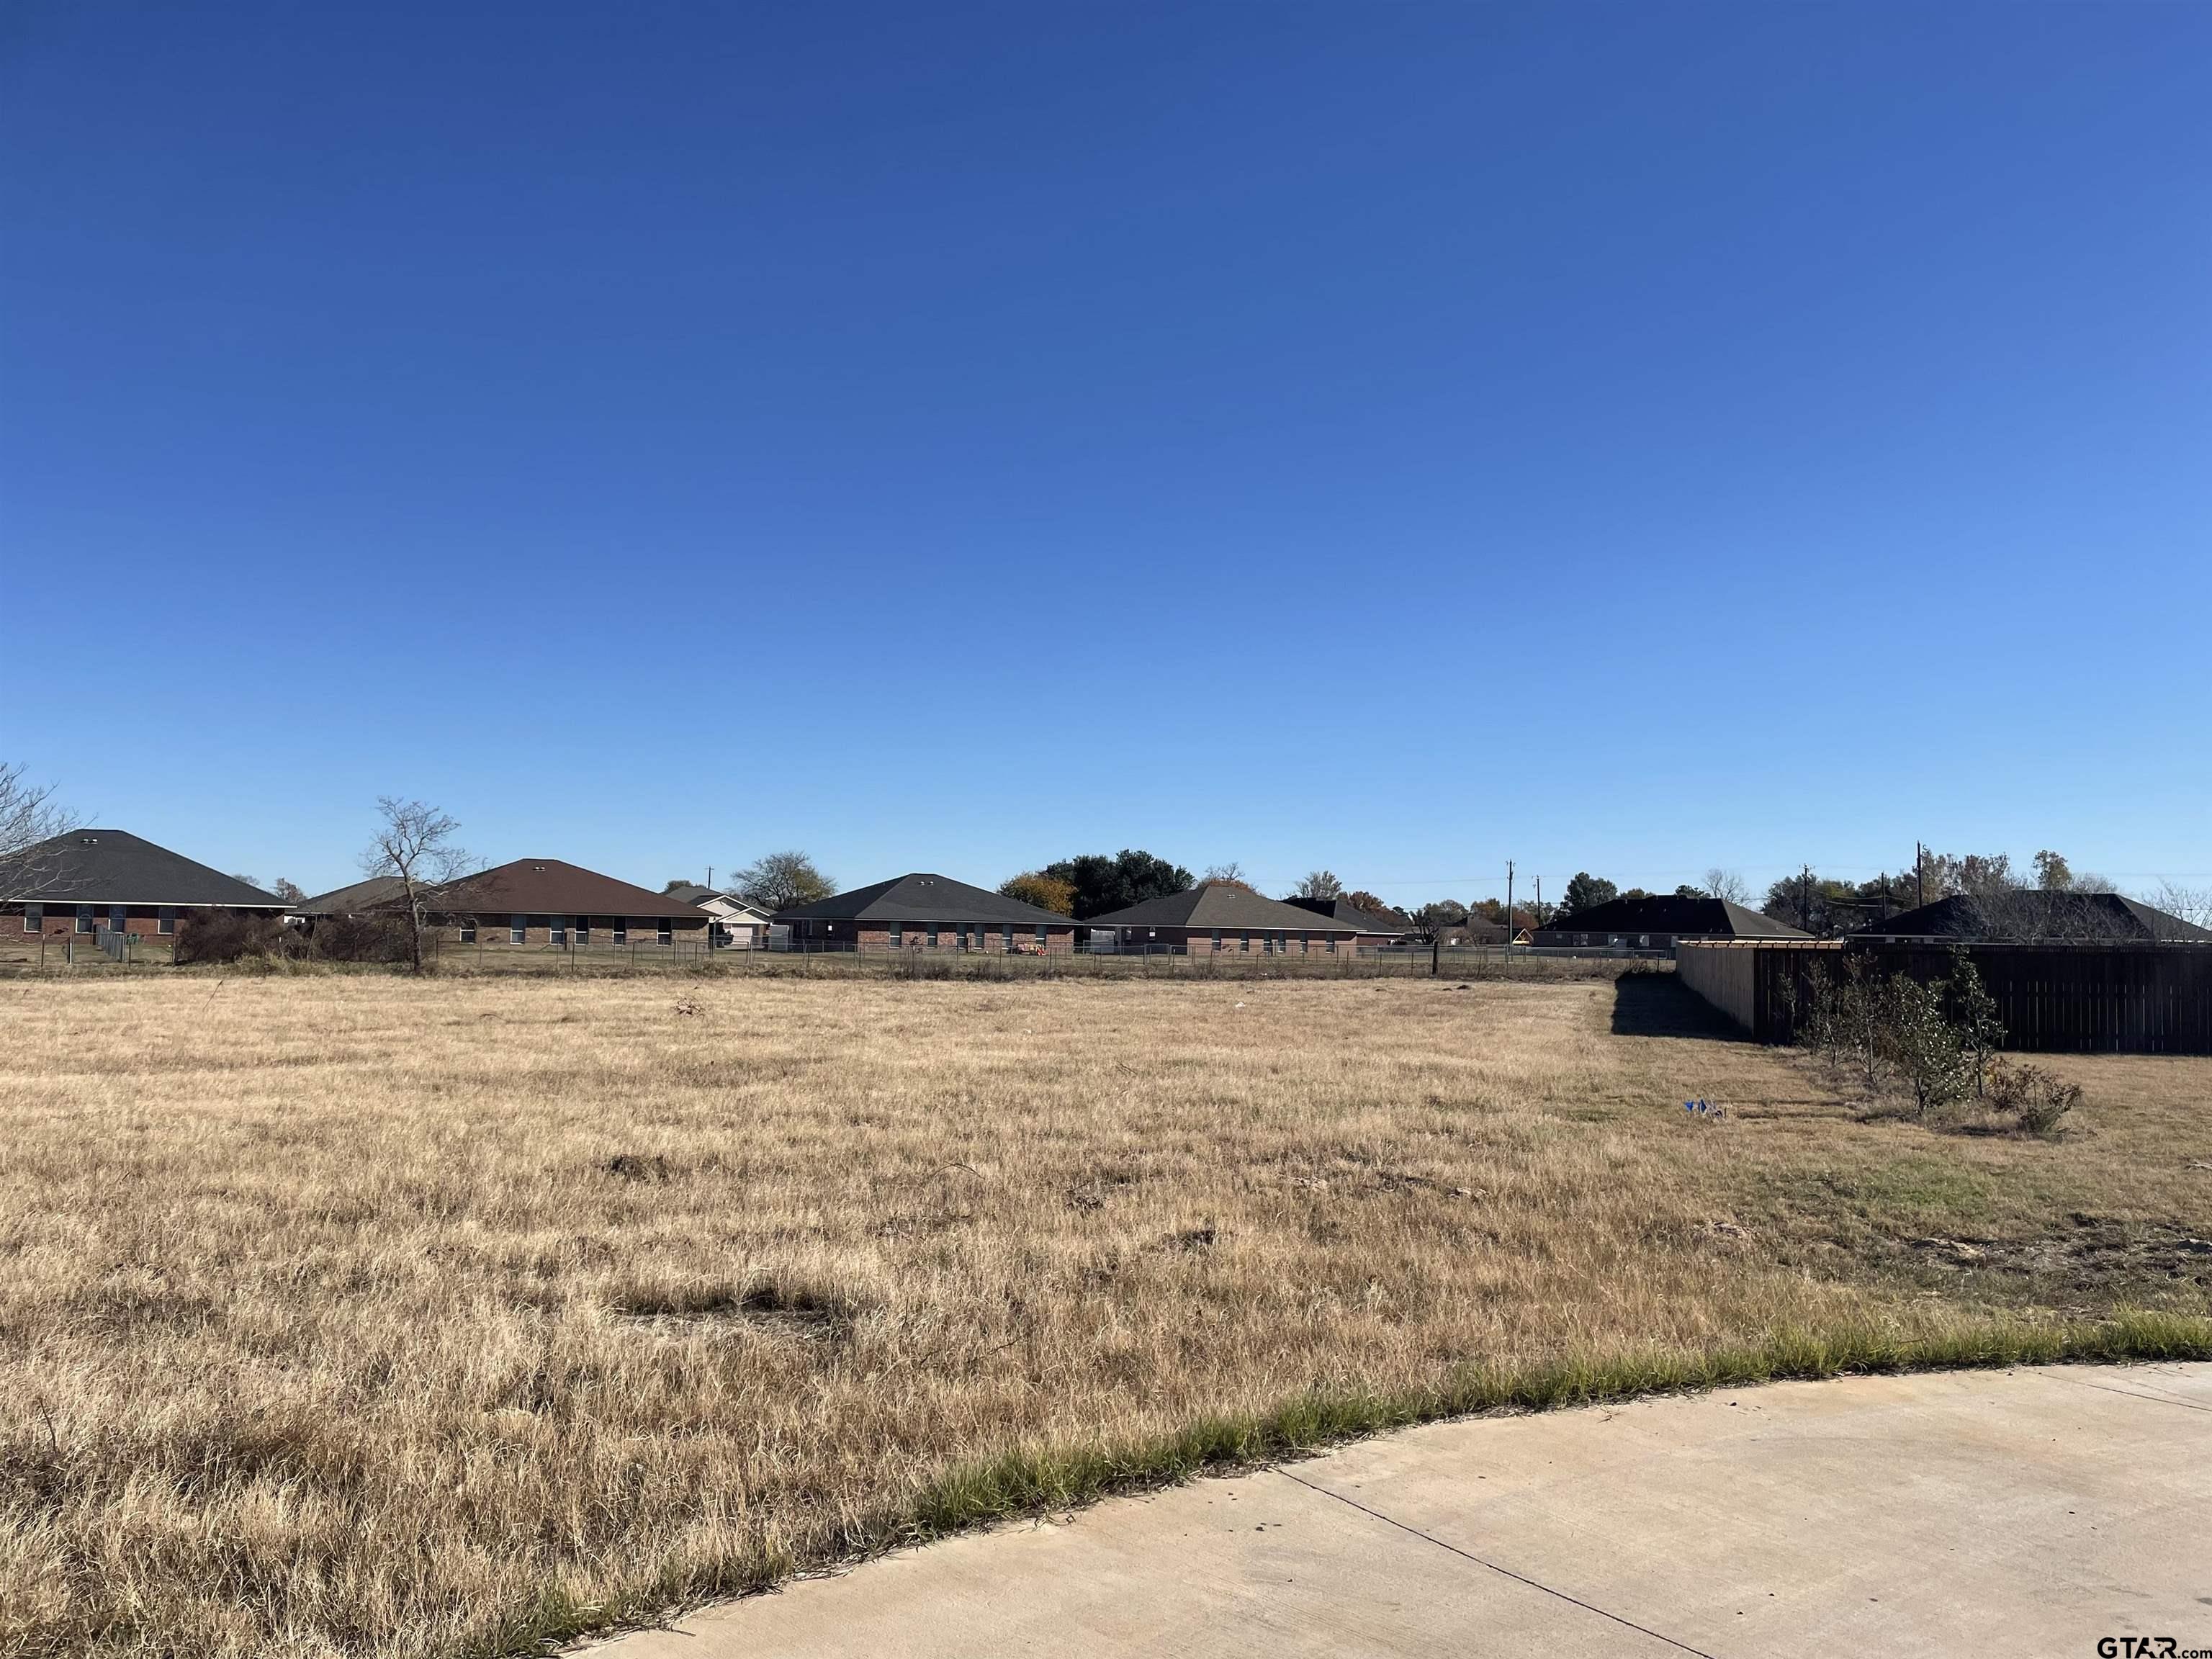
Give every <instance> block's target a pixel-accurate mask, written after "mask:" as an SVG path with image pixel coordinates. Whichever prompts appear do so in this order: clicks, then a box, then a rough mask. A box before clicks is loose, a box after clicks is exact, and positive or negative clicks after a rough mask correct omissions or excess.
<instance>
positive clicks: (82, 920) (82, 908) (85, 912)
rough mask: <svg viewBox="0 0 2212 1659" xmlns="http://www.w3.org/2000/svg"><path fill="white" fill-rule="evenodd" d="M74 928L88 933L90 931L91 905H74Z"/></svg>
mask: <svg viewBox="0 0 2212 1659" xmlns="http://www.w3.org/2000/svg"><path fill="white" fill-rule="evenodd" d="M76 930H77V932H78V933H90V932H91V931H92V907H91V906H90V905H89V904H80V905H78V906H77V907H76Z"/></svg>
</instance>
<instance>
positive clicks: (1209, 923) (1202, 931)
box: [1090, 881, 1360, 957]
mask: <svg viewBox="0 0 2212 1659" xmlns="http://www.w3.org/2000/svg"><path fill="white" fill-rule="evenodd" d="M1090 926H1091V927H1092V928H1093V929H1101V930H1103V929H1111V930H1112V931H1113V936H1114V938H1115V940H1116V942H1117V947H1118V948H1119V949H1121V950H1123V951H1163V952H1164V953H1166V954H1169V955H1172V956H1194V957H1204V956H1231V955H1234V956H1301V957H1306V956H1356V955H1357V954H1358V949H1359V933H1360V930H1359V928H1358V927H1357V926H1355V925H1354V924H1353V923H1352V922H1350V921H1343V920H1340V919H1339V918H1337V917H1334V916H1326V915H1318V914H1316V912H1314V911H1312V910H1307V909H1302V908H1299V907H1298V906H1297V905H1295V904H1285V903H1284V902H1282V901H1281V900H1279V899H1271V898H1269V897H1267V896H1266V895H1265V894H1263V893H1255V892H1254V891H1253V890H1251V889H1250V888H1249V887H1243V886H1238V885H1234V884H1230V883H1228V882H1220V881H1206V882H1200V884H1198V885H1197V886H1195V887H1192V888H1188V889H1186V890H1184V891H1182V892H1180V893H1170V894H1168V895H1167V896H1165V897H1164V898H1154V899H1146V900H1145V901H1144V902H1142V903H1141V904H1133V905H1131V906H1130V907H1129V908H1127V909H1126V910H1115V911H1113V912H1111V913H1110V914H1109V915H1103V916H1093V917H1092V918H1091V921H1090Z"/></svg>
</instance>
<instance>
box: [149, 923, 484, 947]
mask: <svg viewBox="0 0 2212 1659" xmlns="http://www.w3.org/2000/svg"><path fill="white" fill-rule="evenodd" d="M167 931H168V928H167V924H164V925H163V927H162V932H164V933H167ZM476 942H477V923H476V918H475V917H474V916H471V917H470V918H469V919H468V920H467V921H464V922H463V923H462V924H461V943H462V944H464V945H474V944H475V943H476Z"/></svg>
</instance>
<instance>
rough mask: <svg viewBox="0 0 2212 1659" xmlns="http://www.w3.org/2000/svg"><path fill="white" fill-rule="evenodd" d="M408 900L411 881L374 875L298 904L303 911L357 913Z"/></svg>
mask: <svg viewBox="0 0 2212 1659" xmlns="http://www.w3.org/2000/svg"><path fill="white" fill-rule="evenodd" d="M406 900H407V884H406V883H405V882H404V881H402V880H400V879H399V878H398V877H397V876H371V877H370V878H368V880H367V881H357V882H355V883H354V884H352V885H351V886H350V887H333V888H332V889H331V890H330V891H329V892H327V893H318V894H317V895H315V896H314V897H313V898H311V899H309V900H307V902H305V903H302V904H299V905H296V906H295V907H294V908H295V909H297V910H298V911H299V912H300V913H301V915H309V916H357V915H362V914H363V913H364V912H366V911H369V910H380V909H382V908H384V907H385V906H386V905H387V904H404V903H405V902H406Z"/></svg>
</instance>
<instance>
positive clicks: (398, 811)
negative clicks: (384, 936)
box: [361, 795, 471, 974]
mask: <svg viewBox="0 0 2212 1659" xmlns="http://www.w3.org/2000/svg"><path fill="white" fill-rule="evenodd" d="M376 810H377V812H378V814H379V815H380V817H382V819H383V823H381V824H380V825H379V826H378V829H377V831H376V836H375V838H374V840H372V841H371V842H369V844H368V851H367V852H365V853H363V854H362V855H361V869H362V874H363V875H366V876H385V877H389V878H393V879H395V880H397V881H398V882H399V883H400V884H402V885H403V886H404V888H405V890H406V897H407V925H408V927H409V928H410V933H411V943H412V945H413V957H414V963H415V971H416V973H418V974H419V973H421V972H422V930H423V928H424V927H426V926H427V925H428V921H429V905H430V901H431V900H432V899H434V898H435V897H436V896H437V895H438V892H439V890H440V889H441V888H444V887H447V886H449V885H451V884H453V883H454V882H456V881H459V879H460V878H462V877H463V876H465V875H467V874H468V873H469V872H470V868H471V865H470V860H469V855H468V854H466V853H465V852H463V851H462V850H461V848H459V845H457V844H456V843H455V842H454V840H453V836H454V834H455V832H456V831H458V830H459V829H460V827H461V826H460V822H459V819H457V818H452V817H447V815H446V814H445V813H443V812H441V811H439V810H438V809H437V808H436V807H435V806H433V805H430V804H429V803H428V801H420V800H401V799H399V798H398V797H397V796H396V795H380V796H378V797H377V799H376Z"/></svg>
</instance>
